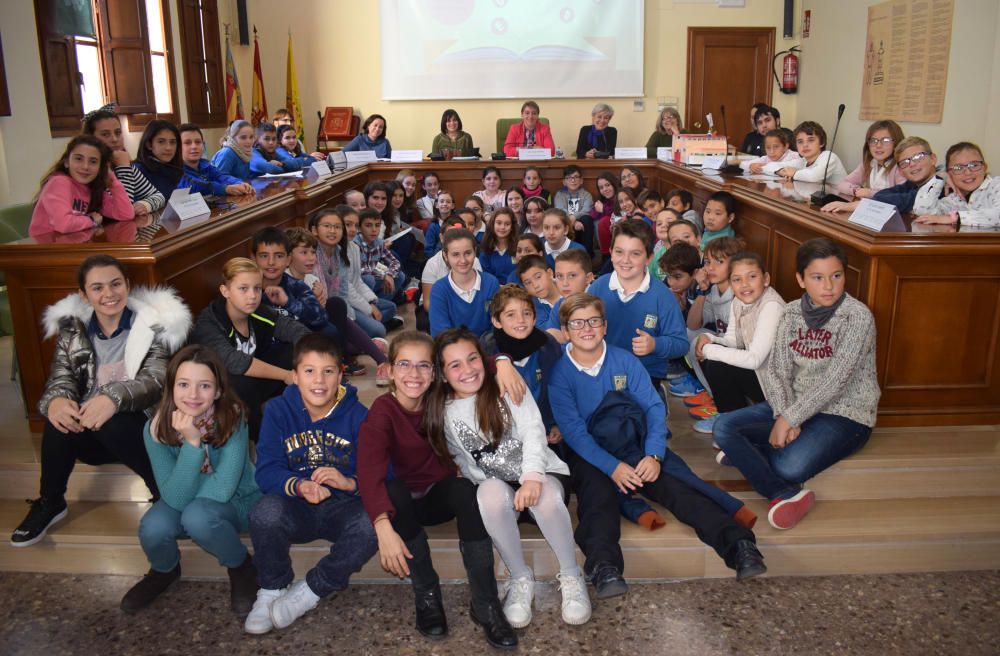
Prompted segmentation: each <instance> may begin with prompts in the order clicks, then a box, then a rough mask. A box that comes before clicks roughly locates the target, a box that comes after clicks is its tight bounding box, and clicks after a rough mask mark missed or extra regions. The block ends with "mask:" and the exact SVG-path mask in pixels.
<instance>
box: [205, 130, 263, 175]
mask: <svg viewBox="0 0 1000 656" xmlns="http://www.w3.org/2000/svg"><path fill="white" fill-rule="evenodd" d="M253 141H254V132H253V126H252V125H250V123H249V122H248V121H243V120H236V121H233V122H232V123H230V124H229V129H228V130H226V134H225V136H224V137H223V138H222V148H220V149H219V151H218V152H217V153H215V156H213V157H212V166H214V167H215V168H217V169H219V171H220V172H222V173H225V174H226V175H231V176H233V177H234V178H239V179H240V180H244V181H245V180H249V179H250V178H253V177H256V175H255V174H254V173H253V172H251V170H250V157H251V156H252V155H253Z"/></svg>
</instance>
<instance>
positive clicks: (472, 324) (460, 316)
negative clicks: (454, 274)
mask: <svg viewBox="0 0 1000 656" xmlns="http://www.w3.org/2000/svg"><path fill="white" fill-rule="evenodd" d="M449 278H450V274H449V275H448V276H445V277H444V278H442V279H441V280H438V281H437V282H436V283H434V286H433V287H431V311H430V323H431V335H434V336H437V334H438V333H440V332H441V331H443V330H447V329H448V328H457V327H458V326H465V327H466V328H468V329H469V330H471V331H472V332H473V333H475V334H476V335H482V334H483V333H485V332H486V331H487V330H490V329H491V328H492V327H493V324H492V323H491V322H490V301H491V300H492V299H493V295H494V294H496V293H497V290H498V289H500V283H499V282H498V281H497V279H496V278H494V277H493V276H491V275H490V274H488V273H481V274H479V279H480V283H479V291H477V292H476V295H475V296H473V297H472V302H471V303H466V302H465V301H464V300H462V299H461V298H459V296H458V294H456V293H455V290H453V289H452V288H451V280H449Z"/></svg>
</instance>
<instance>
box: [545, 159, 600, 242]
mask: <svg viewBox="0 0 1000 656" xmlns="http://www.w3.org/2000/svg"><path fill="white" fill-rule="evenodd" d="M563 185H565V186H564V187H563V188H562V189H560V190H559V191H557V192H556V197H555V200H554V202H553V203H552V205H553V207H556V208H558V209H561V210H563V211H564V212H566V214H568V215H569V216H570V218H571V219H572V220H573V232H574V234H575V235H576V236H577V238H578V239H579V241H580V243H581V244H583V247H584V249H586V251H587V253H588V254H589V255H591V256H593V254H594V253H593V250H594V220H593V218H591V216H590V210H591V209H593V207H594V197H593V196H591V195H590V192H589V191H587V190H586V189H584V188H583V169H581V168H580V167H579V166H577V165H576V164H570V165H569V166H567V167H565V168H563Z"/></svg>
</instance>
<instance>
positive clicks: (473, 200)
mask: <svg viewBox="0 0 1000 656" xmlns="http://www.w3.org/2000/svg"><path fill="white" fill-rule="evenodd" d="M465 207H467V208H468V209H470V210H472V211H473V212H474V213H475V215H476V224H475V225H474V226H472V228H470V230H472V234H474V235H475V236H476V241H480V240H481V239H482V238H483V235H484V234H486V218H487V211H486V208H487V207H488V206H487V205H486V201H484V200H483V199H482V198H480V197H479V196H476V195H472V196H469V197H468V198H466V199H465ZM490 213H492V211H491V212H490Z"/></svg>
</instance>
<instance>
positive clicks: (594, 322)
mask: <svg viewBox="0 0 1000 656" xmlns="http://www.w3.org/2000/svg"><path fill="white" fill-rule="evenodd" d="M566 325H567V326H569V328H570V330H582V329H583V327H584V326H585V325H586V326H590V327H591V328H600V327H601V326H603V325H604V317H590V318H589V319H570V320H569V321H567V322H566Z"/></svg>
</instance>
